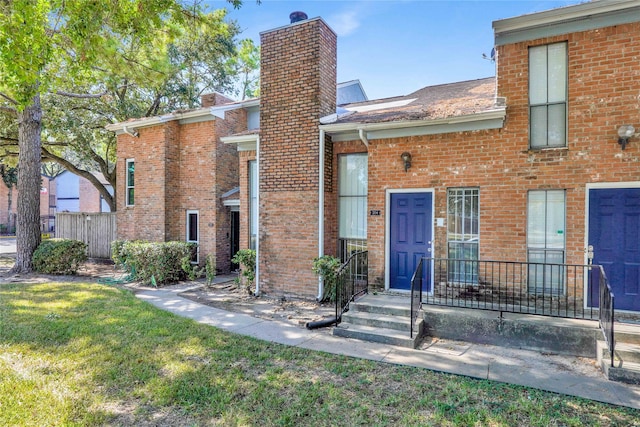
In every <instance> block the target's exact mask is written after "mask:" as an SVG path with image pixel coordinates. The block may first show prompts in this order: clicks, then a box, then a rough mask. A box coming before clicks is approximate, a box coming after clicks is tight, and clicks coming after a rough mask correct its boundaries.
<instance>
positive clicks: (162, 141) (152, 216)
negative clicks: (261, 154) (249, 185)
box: [117, 110, 246, 272]
mask: <svg viewBox="0 0 640 427" xmlns="http://www.w3.org/2000/svg"><path fill="white" fill-rule="evenodd" d="M244 129H246V114H245V113H244V111H242V110H238V111H232V112H227V113H226V116H225V120H220V119H215V120H209V121H203V122H197V123H185V124H182V125H181V124H179V122H178V121H170V122H167V123H164V124H161V125H158V126H153V127H148V128H142V129H138V132H139V133H140V136H139V138H132V137H131V136H129V135H125V134H123V135H119V136H118V165H117V167H118V192H117V203H118V238H119V239H145V240H152V241H168V240H182V241H184V240H185V239H186V211H187V210H197V211H198V214H199V238H200V262H201V264H203V263H204V260H205V258H206V256H207V255H208V254H209V253H213V254H216V261H217V263H216V265H217V268H218V270H220V271H222V272H228V271H229V267H230V261H229V260H230V232H231V229H230V214H229V209H228V208H226V207H224V206H223V204H222V201H221V199H220V197H221V196H222V194H224V193H225V192H227V191H229V190H231V189H232V188H234V187H236V186H237V185H238V154H237V151H236V148H235V146H229V145H227V144H223V143H222V142H221V141H220V137H221V136H226V135H229V134H232V133H236V132H239V131H241V130H244ZM127 158H133V159H135V162H136V170H135V206H133V207H126V206H125V193H126V191H125V185H126V178H125V172H124V170H125V160H126V159H127Z"/></svg>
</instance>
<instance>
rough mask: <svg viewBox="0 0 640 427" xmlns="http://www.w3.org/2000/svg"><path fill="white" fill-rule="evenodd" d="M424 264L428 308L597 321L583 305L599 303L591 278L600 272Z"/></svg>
mask: <svg viewBox="0 0 640 427" xmlns="http://www.w3.org/2000/svg"><path fill="white" fill-rule="evenodd" d="M427 263H428V264H427ZM421 264H422V265H419V266H418V268H422V272H421V273H420V276H421V278H420V281H423V280H424V283H423V286H422V287H421V288H424V289H423V290H424V295H423V296H422V303H424V304H432V305H442V306H449V307H462V308H474V309H482V310H494V311H499V312H500V313H501V315H502V313H503V312H509V313H523V314H535V315H543V316H552V317H564V318H574V319H593V320H595V319H597V318H598V311H599V310H598V309H597V308H594V307H587V308H585V307H586V304H585V300H584V298H587V302H592V303H591V304H590V305H591V306H593V305H594V304H593V301H595V299H596V298H597V297H598V289H597V288H596V287H595V286H593V285H592V283H593V282H592V280H591V277H590V275H591V274H592V268H593V269H595V267H597V266H592V265H571V264H542V263H530V262H515V261H475V260H463V259H450V258H423V259H422V262H421ZM425 264H427V265H426V267H425ZM425 272H428V273H429V274H425ZM604 280H605V281H606V278H605V279H604ZM417 282H418V280H417V278H416V283H417ZM585 283H586V284H587V289H586V290H585ZM602 287H603V286H600V289H602ZM412 300H413V298H412ZM412 304H413V303H412Z"/></svg>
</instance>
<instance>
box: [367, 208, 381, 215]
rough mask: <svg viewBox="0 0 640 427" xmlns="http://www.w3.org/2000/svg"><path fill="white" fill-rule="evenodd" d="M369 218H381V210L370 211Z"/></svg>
mask: <svg viewBox="0 0 640 427" xmlns="http://www.w3.org/2000/svg"><path fill="white" fill-rule="evenodd" d="M369 216H380V210H378V209H372V210H370V211H369Z"/></svg>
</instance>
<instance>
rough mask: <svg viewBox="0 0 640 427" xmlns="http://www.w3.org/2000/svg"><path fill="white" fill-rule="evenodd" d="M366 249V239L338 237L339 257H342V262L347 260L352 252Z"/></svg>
mask: <svg viewBox="0 0 640 427" xmlns="http://www.w3.org/2000/svg"><path fill="white" fill-rule="evenodd" d="M366 250H367V240H366V239H364V240H363V239H342V238H341V239H338V258H340V262H342V263H345V262H347V260H348V259H349V257H350V256H351V255H352V254H354V253H356V252H364V251H366Z"/></svg>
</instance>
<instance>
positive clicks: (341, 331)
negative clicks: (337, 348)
mask: <svg viewBox="0 0 640 427" xmlns="http://www.w3.org/2000/svg"><path fill="white" fill-rule="evenodd" d="M421 325H422V323H421V322H420V324H419V325H418V327H421ZM333 335H335V336H338V337H345V338H354V339H358V340H362V341H370V342H379V343H383V344H390V345H396V346H399V347H407V348H416V347H417V345H418V342H419V339H420V338H419V337H420V335H421V334H420V333H414V338H410V337H409V331H408V330H407V331H398V330H395V329H385V328H375V327H372V326H364V325H355V324H352V323H344V322H343V323H340V324H339V325H338V326H336V327H335V328H333Z"/></svg>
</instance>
